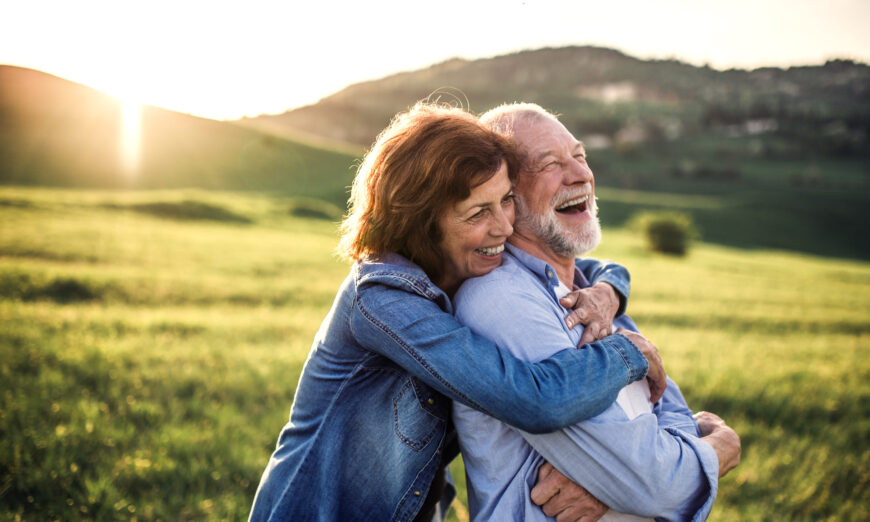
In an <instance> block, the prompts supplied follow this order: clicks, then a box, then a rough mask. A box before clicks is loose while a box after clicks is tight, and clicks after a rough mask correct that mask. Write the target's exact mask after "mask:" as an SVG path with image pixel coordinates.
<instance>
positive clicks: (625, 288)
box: [574, 258, 631, 317]
mask: <svg viewBox="0 0 870 522" xmlns="http://www.w3.org/2000/svg"><path fill="white" fill-rule="evenodd" d="M574 264H575V265H576V266H577V268H578V269H579V270H580V272H582V273H583V275H584V276H585V277H586V279H587V280H588V281H589V283H590V284H593V285H594V284H595V283H608V284H610V286H612V287H613V289H614V290H616V295H617V296H619V310H617V312H616V317H619V316H620V315H622V314H624V313H625V309H626V307H628V294H629V292H630V291H631V274H629V273H628V269H626V268H625V267H624V266H622V265H620V264H618V263H614V262H613V261H609V260H604V261H599V260H597V259H592V258H587V259H575V260H574Z"/></svg>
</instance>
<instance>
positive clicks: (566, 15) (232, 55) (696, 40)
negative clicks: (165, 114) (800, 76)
mask: <svg viewBox="0 0 870 522" xmlns="http://www.w3.org/2000/svg"><path fill="white" fill-rule="evenodd" d="M868 22H870V1H868V0H826V1H822V0H658V1H655V2H652V1H647V0H609V1H606V2H605V1H601V0H598V1H595V2H592V1H586V0H525V1H522V0H491V1H490V0H486V1H484V0H480V1H475V0H461V1H457V0H440V1H438V2H419V1H414V0H365V1H360V0H356V1H347V2H338V1H330V0H320V1H314V0H305V1H304V2H303V1H296V0H281V1H265V0H247V1H235V2H228V1H222V0H147V1H141V0H74V1H71V0H0V64H7V65H19V66H23V67H30V68H33V69H39V70H42V71H45V72H48V73H51V74H54V75H57V76H60V77H63V78H67V79H70V80H73V81H76V82H79V83H84V84H86V85H90V86H92V87H95V88H97V89H100V90H102V91H105V92H108V93H109V94H112V95H115V96H118V97H120V98H123V99H125V100H127V101H139V102H142V103H147V104H151V105H158V106H161V107H165V108H168V109H172V110H177V111H181V112H187V113H190V114H195V115H198V116H203V117H208V118H215V119H235V118H240V117H242V116H255V115H258V114H276V113H281V112H284V111H286V110H289V109H291V108H295V107H298V106H301V105H305V104H310V103H314V102H316V101H317V100H319V99H320V98H323V97H325V96H328V95H329V94H332V93H334V92H336V91H338V90H340V89H342V88H344V87H346V86H348V85H351V84H354V83H357V82H360V81H365V80H372V79H377V78H381V77H384V76H387V75H390V74H393V73H397V72H401V71H408V70H415V69H420V68H425V67H427V66H429V65H432V64H435V63H439V62H442V61H445V60H447V59H450V58H454V57H460V58H466V59H477V58H486V57H492V56H497V55H502V54H507V53H511V52H516V51H520V50H525V49H537V48H541V47H561V46H566V45H596V46H603V47H611V48H615V49H618V50H620V51H622V52H625V53H626V54H629V55H632V56H636V57H638V58H644V59H647V58H676V59H679V60H683V61H686V62H689V63H692V64H695V65H703V64H707V65H710V66H711V67H715V68H717V69H726V68H731V67H738V68H749V69H751V68H756V67H761V66H776V67H788V66H791V65H818V64H822V63H824V62H825V60H827V59H831V58H847V59H854V60H857V61H861V62H864V63H870V36H868V35H870V31H867V29H866V26H867V23H868Z"/></svg>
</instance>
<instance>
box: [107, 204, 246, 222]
mask: <svg viewBox="0 0 870 522" xmlns="http://www.w3.org/2000/svg"><path fill="white" fill-rule="evenodd" d="M104 207H105V208H111V209H129V210H134V211H136V212H141V213H143V214H150V215H152V216H157V217H161V218H166V219H177V220H186V221H187V220H191V221H192V220H206V221H225V222H230V223H246V224H247V223H251V222H252V221H251V219H250V218H248V217H246V216H243V215H241V214H237V213H235V212H233V211H231V210H228V209H225V208H223V207H220V206H218V205H213V204H211V203H204V202H202V201H195V200H190V199H187V200H184V201H153V202H146V203H134V204H131V205H117V204H112V203H108V204H106V205H104Z"/></svg>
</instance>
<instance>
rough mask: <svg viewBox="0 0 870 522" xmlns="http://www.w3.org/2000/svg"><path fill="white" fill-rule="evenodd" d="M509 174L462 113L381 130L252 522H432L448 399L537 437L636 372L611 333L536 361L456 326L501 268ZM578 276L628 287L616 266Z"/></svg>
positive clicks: (640, 369) (408, 119)
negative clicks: (461, 304)
mask: <svg viewBox="0 0 870 522" xmlns="http://www.w3.org/2000/svg"><path fill="white" fill-rule="evenodd" d="M517 170H518V165H517V159H516V156H515V154H514V152H513V150H512V148H511V145H510V144H509V143H508V142H507V141H506V140H505V139H504V138H503V137H501V136H499V135H498V134H496V133H494V132H492V131H490V130H488V129H486V128H485V127H483V126H482V125H480V124H479V123H478V121H477V119H476V118H475V117H473V116H471V115H470V114H468V113H466V112H464V111H461V110H459V109H450V108H443V107H437V106H432V105H425V104H418V105H417V106H416V107H414V108H413V109H412V110H410V111H409V112H407V113H404V114H400V115H398V116H397V117H396V118H394V120H393V122H392V123H391V125H390V126H389V127H388V128H387V129H386V130H385V131H384V132H383V133H381V135H380V136H379V137H378V139H377V141H376V143H375V144H374V145H373V147H372V149H371V151H370V152H369V153H368V155H367V157H366V159H365V160H364V162H363V163H362V165H361V166H360V168H359V172H358V173H357V176H356V179H355V181H354V185H353V190H352V195H351V201H350V206H351V208H350V214H349V216H348V217H347V219H346V220H345V222H344V223H343V225H342V233H343V235H342V239H341V244H340V249H341V252H342V253H343V254H344V255H346V256H347V257H348V258H350V259H352V260H354V261H355V263H354V264H353V266H352V268H351V270H350V274H349V275H348V277H347V279H345V281H344V283H343V284H342V286H341V288H340V289H339V291H338V294H337V296H336V298H335V302H334V303H333V305H332V309H331V310H330V311H329V314H328V315H327V316H326V319H325V320H324V321H323V324H322V325H321V327H320V330H319V331H318V332H317V335H316V336H315V339H314V342H313V345H312V347H311V352H310V353H309V356H308V360H307V362H306V363H305V368H304V370H303V372H302V377H301V379H300V382H299V387H298V389H297V392H296V397H295V400H294V403H293V407H292V409H291V414H290V421H289V423H288V424H287V425H286V426H285V427H284V429H283V431H282V432H281V435H280V437H279V439H278V444H277V448H276V449H275V452H274V453H273V454H272V458H271V460H270V461H269V464H268V465H267V467H266V470H265V471H264V473H263V477H262V480H261V482H260V486H259V488H258V490H257V495H256V498H255V500H254V505H253V508H252V512H251V516H250V518H251V520H342V521H344V520H367V521H368V520H403V521H410V520H432V518H433V515H436V513H443V511H444V510H446V506H447V505H448V504H449V496H450V495H452V492H450V493H449V495H443V496H444V497H447V498H445V499H442V494H443V493H444V491H445V489H447V490H449V489H450V488H445V487H444V483H445V479H444V475H445V467H446V466H447V464H448V463H449V462H450V461H451V460H452V459H453V458H454V457H455V456H456V455H457V452H458V449H457V443H456V437H455V432H454V431H453V427H452V425H451V423H450V400H451V399H452V400H456V401H460V402H462V403H464V404H467V405H469V406H471V407H474V408H476V409H479V410H481V411H484V412H486V413H488V414H489V415H491V416H493V417H495V418H497V419H500V420H503V421H504V422H506V423H508V424H511V425H514V426H517V427H519V428H522V429H523V430H526V431H530V432H536V433H540V432H547V431H553V430H556V429H559V428H562V427H564V426H566V425H569V424H572V423H575V422H578V421H581V420H584V419H586V418H589V417H591V416H593V415H595V414H597V413H599V412H600V411H602V410H603V409H604V408H605V407H607V406H608V405H609V404H610V403H612V402H613V401H614V399H615V398H616V395H617V393H618V392H619V390H620V389H621V388H622V387H623V386H625V385H626V384H628V383H629V382H633V381H635V380H638V379H641V378H643V377H644V376H645V374H646V370H647V361H646V359H645V357H644V355H643V354H642V353H640V351H639V350H638V349H637V348H636V347H635V346H634V345H633V344H631V343H630V342H627V340H624V339H623V338H621V336H612V337H608V338H606V339H604V340H602V341H597V342H594V343H591V344H586V345H584V346H583V348H584V349H581V350H570V349H567V350H564V351H562V352H560V353H558V354H556V355H555V356H553V357H552V358H550V359H547V360H544V361H541V362H539V363H535V364H533V363H527V362H523V361H520V360H518V359H515V358H513V357H512V356H511V355H509V354H508V353H506V352H503V351H502V350H500V349H499V348H498V347H497V346H495V345H494V344H492V343H491V342H489V341H487V340H486V339H484V338H482V337H479V336H476V335H474V334H473V333H471V332H470V331H469V330H468V329H467V328H464V327H462V326H461V325H460V324H459V323H457V322H456V320H455V319H454V317H453V315H452V306H451V302H450V298H451V296H452V294H453V292H454V291H455V290H456V289H457V288H458V287H459V285H460V284H461V283H462V281H464V280H465V279H466V278H469V277H474V276H479V275H483V274H486V273H488V272H489V271H490V270H492V269H493V268H495V267H497V266H498V265H499V264H500V262H501V253H502V250H503V248H504V244H505V241H506V240H507V238H508V236H510V234H511V233H512V231H513V228H512V224H513V218H514V206H513V205H514V201H513V199H514V198H513V192H512V189H513V179H514V176H515V175H516V173H517ZM581 269H582V270H584V272H585V273H586V275H587V276H589V278H590V279H591V280H593V282H596V281H607V282H609V283H611V284H613V285H614V286H615V287H619V288H621V289H623V293H626V292H627V284H628V283H627V277H626V276H625V275H624V274H625V271H624V269H622V268H621V267H619V266H617V265H608V266H602V265H600V264H598V263H597V262H587V263H586V264H585V265H584V266H582V267H581ZM604 286H607V285H602V287H604ZM599 288H601V287H599ZM608 289H609V286H608ZM608 291H610V290H608ZM615 301H616V299H615V298H614V302H615ZM616 307H617V306H616V305H615V304H614V306H613V307H612V309H611V311H613V312H615V309H616ZM610 319H612V317H611V318H610ZM566 348H567V347H566ZM442 500H444V502H441V501H442ZM445 502H446V504H445Z"/></svg>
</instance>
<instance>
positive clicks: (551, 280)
mask: <svg viewBox="0 0 870 522" xmlns="http://www.w3.org/2000/svg"><path fill="white" fill-rule="evenodd" d="M505 249H507V251H508V252H510V254H511V255H512V256H513V257H514V258H515V259H516V260H517V261H518V262H519V263H520V264H521V265H523V266H524V267H526V268H527V269H528V270H529V271H531V272H532V273H533V274H535V276H536V277H537V278H538V279H539V280H540V281H541V283H542V284H543V285H544V286H546V287H547V289H548V290H549V291H550V294H551V295H552V296H553V297H554V298H555V299H557V300H558V299H559V298H561V297H563V296H564V295H565V294H567V293H568V292H569V291H571V290H573V289H569V288H568V287H567V286H566V285H563V284H562V283H561V281H559V276H558V275H556V269H554V268H553V267H552V266H551V265H550V264H549V263H547V262H546V261H544V260H542V259H539V258H537V257H535V256H533V255H531V254H529V253H528V252H526V251H525V250H522V249H521V248H518V247H516V246H514V245H513V244H511V243H506V244H505ZM587 286H589V280H588V279H586V276H584V275H583V272H581V271H580V270H579V269H578V268H577V267H576V266H575V267H574V287H575V288H586V287H587Z"/></svg>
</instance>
